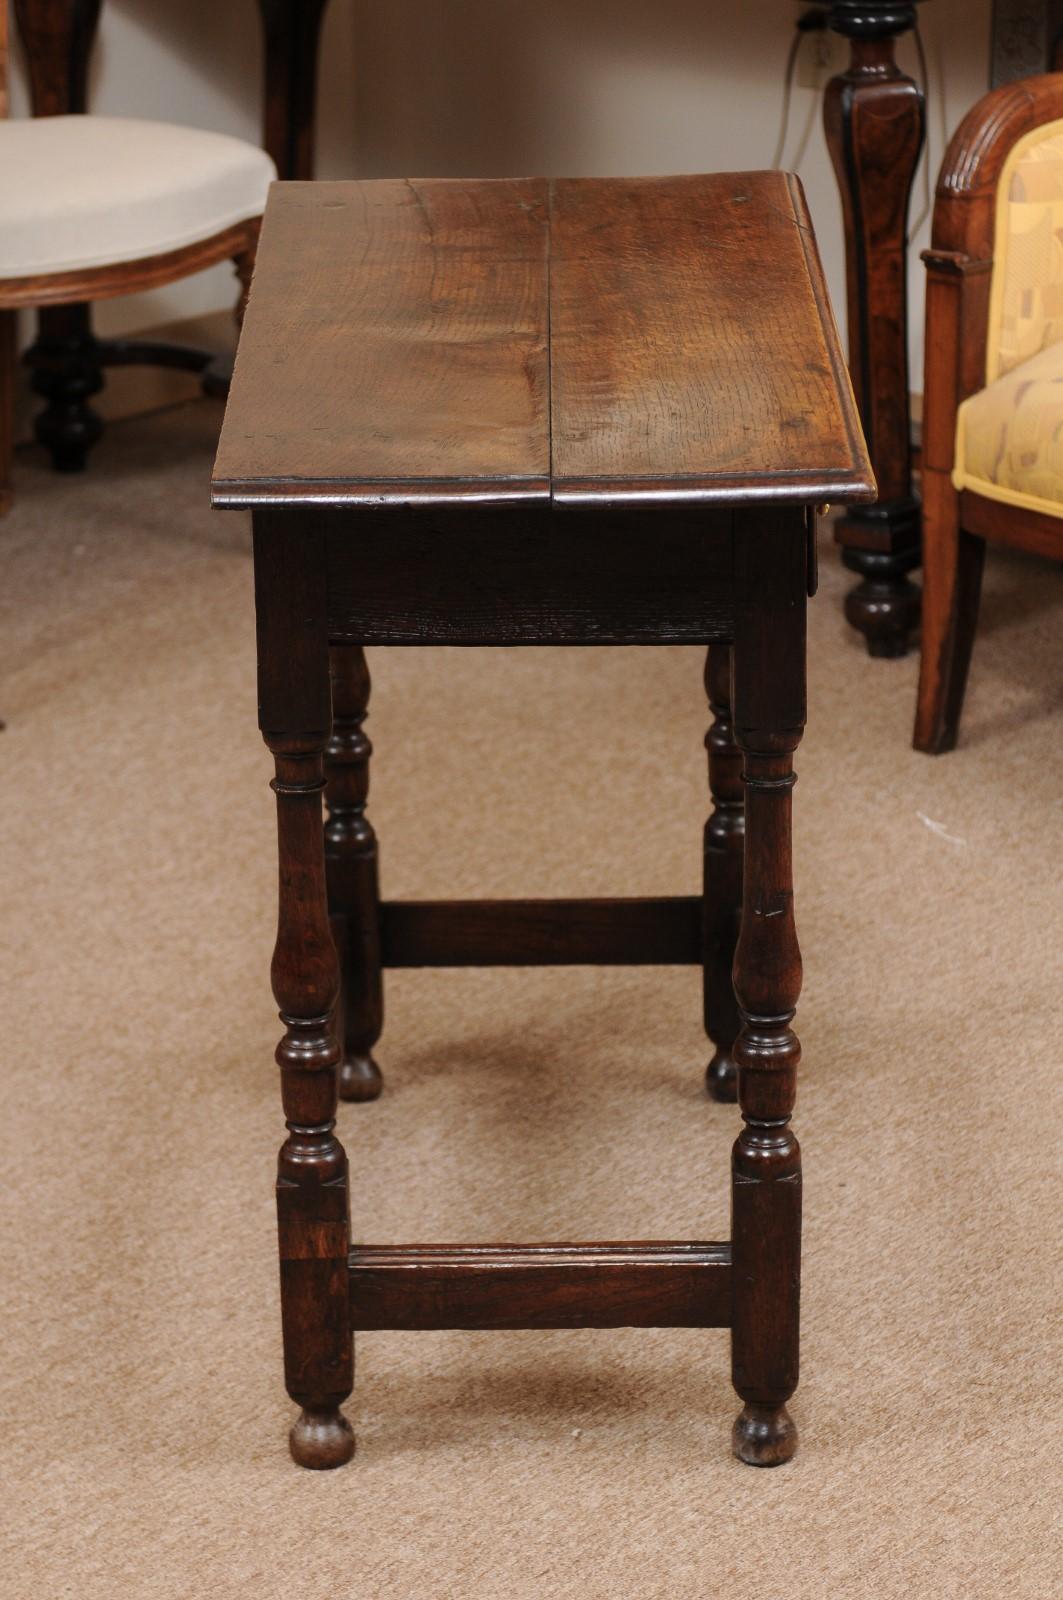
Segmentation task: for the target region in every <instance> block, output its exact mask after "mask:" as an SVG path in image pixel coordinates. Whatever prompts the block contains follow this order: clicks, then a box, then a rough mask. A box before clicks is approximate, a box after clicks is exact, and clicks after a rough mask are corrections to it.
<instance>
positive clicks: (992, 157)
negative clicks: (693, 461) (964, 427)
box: [914, 73, 1063, 755]
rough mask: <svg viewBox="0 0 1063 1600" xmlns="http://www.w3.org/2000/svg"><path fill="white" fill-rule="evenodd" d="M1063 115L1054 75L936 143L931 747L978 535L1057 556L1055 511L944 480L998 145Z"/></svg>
mask: <svg viewBox="0 0 1063 1600" xmlns="http://www.w3.org/2000/svg"><path fill="white" fill-rule="evenodd" d="M1059 118H1063V74H1057V73H1052V74H1046V75H1044V76H1042V77H1037V78H1027V79H1025V80H1024V81H1022V82H1020V83H1015V84H1008V85H1005V86H1004V87H1003V88H1001V89H994V90H993V91H992V92H991V93H990V94H988V95H986V96H985V97H984V98H983V99H982V100H980V101H979V102H978V103H977V105H975V106H973V107H972V109H971V110H970V111H969V112H968V113H967V115H966V116H965V117H964V119H963V121H962V122H961V123H960V126H959V127H958V128H957V130H956V132H955V133H954V135H953V137H952V140H951V142H950V144H949V147H948V150H947V151H946V153H945V159H944V162H943V163H942V167H941V175H940V177H939V179H938V185H937V195H936V199H935V204H934V220H933V229H932V234H931V247H930V249H929V250H927V251H924V254H923V260H924V261H925V262H926V268H927V298H926V356H925V360H926V379H925V394H924V401H923V462H922V472H923V524H924V558H923V564H924V582H923V636H922V648H921V655H920V664H919V695H918V701H917V707H916V718H915V733H914V744H915V747H916V749H917V750H925V751H926V752H928V754H931V755H940V754H942V753H943V752H944V751H947V750H951V749H952V748H953V747H954V745H955V743H956V738H957V734H958V732H959V724H960V714H961V711H962V709H963V697H964V691H965V689H966V685H967V672H968V668H969V665H970V659H971V647H972V645H973V642H974V635H975V630H976V627H977V622H978V602H979V598H980V594H981V580H982V565H983V561H984V554H985V545H984V541H985V540H986V539H994V540H1000V541H1002V542H1004V543H1006V544H1013V545H1015V546H1017V547H1018V548H1019V549H1022V550H1028V551H1031V552H1032V553H1034V554H1036V555H1042V556H1048V557H1049V558H1050V559H1055V560H1057V561H1058V560H1061V559H1063V527H1061V524H1060V521H1059V518H1057V517H1052V516H1040V515H1038V514H1037V513H1036V512H1033V511H1026V510H1020V509H1017V508H1013V507H1011V506H1007V505H1003V504H1001V503H999V502H998V501H995V500H990V499H987V498H986V497H984V496H982V495H979V494H975V493H973V492H971V491H969V490H968V491H965V492H964V493H962V494H960V493H958V492H957V490H956V489H955V488H954V487H953V483H952V468H953V460H954V449H955V440H956V412H957V410H958V409H959V406H960V405H961V403H962V402H963V401H964V400H965V399H967V397H968V396H969V395H971V394H974V393H975V392H976V391H977V390H979V389H982V388H983V387H984V386H985V382H986V357H987V350H986V343H987V337H988V327H989V289H990V279H991V273H992V267H993V250H994V234H995V229H996V204H997V187H998V184H999V180H1000V175H1001V172H1002V171H1003V168H1004V164H1005V162H1006V161H1007V158H1008V155H1009V153H1010V152H1011V150H1012V149H1013V148H1014V146H1015V145H1016V144H1017V143H1018V141H1019V140H1020V139H1021V138H1023V137H1024V136H1025V135H1026V134H1027V133H1030V132H1031V131H1032V130H1033V129H1035V128H1037V127H1040V126H1042V125H1043V124H1044V123H1047V122H1054V121H1056V120H1057V119H1059Z"/></svg>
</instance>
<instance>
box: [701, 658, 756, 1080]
mask: <svg viewBox="0 0 1063 1600" xmlns="http://www.w3.org/2000/svg"><path fill="white" fill-rule="evenodd" d="M705 693H706V695H707V696H708V701H709V709H710V711H711V712H712V725H711V727H710V728H709V731H708V733H707V734H706V735H705V748H706V750H707V751H708V753H709V793H710V794H711V796H712V812H711V814H710V816H709V820H708V821H707V822H706V824H705V839H704V848H703V889H702V897H701V905H702V962H703V967H704V981H703V1005H704V1015H705V1032H706V1033H707V1034H708V1036H709V1038H710V1039H711V1040H712V1042H713V1044H714V1045H715V1046H716V1048H715V1050H714V1051H713V1054H712V1059H711V1060H710V1062H709V1065H708V1067H707V1068H706V1071H705V1087H706V1088H707V1090H708V1092H709V1094H710V1095H711V1097H712V1098H713V1099H714V1100H721V1101H725V1102H733V1101H735V1100H737V1098H738V1069H737V1067H736V1066H735V1062H734V1054H733V1048H734V1042H735V1039H736V1038H737V1037H738V1002H737V1000H736V999H735V992H734V981H733V978H732V971H731V969H732V968H733V966H734V953H735V945H736V944H737V942H738V928H739V924H740V922H741V920H742V858H743V852H744V845H745V827H746V814H745V804H744V800H743V790H742V752H741V751H740V750H739V748H738V746H737V745H736V744H735V739H734V729H733V728H732V726H731V651H730V648H729V647H728V646H727V645H712V646H711V647H710V649H709V652H708V654H707V656H706V657H705Z"/></svg>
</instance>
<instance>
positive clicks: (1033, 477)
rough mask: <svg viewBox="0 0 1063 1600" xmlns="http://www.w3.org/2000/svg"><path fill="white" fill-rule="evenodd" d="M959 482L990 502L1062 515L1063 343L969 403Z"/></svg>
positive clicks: (961, 422) (959, 443) (960, 420)
mask: <svg viewBox="0 0 1063 1600" xmlns="http://www.w3.org/2000/svg"><path fill="white" fill-rule="evenodd" d="M952 481H953V483H954V484H955V486H956V488H957V489H973V490H974V491H975V493H976V494H982V495H985V496H986V497H987V499H990V500H1003V501H1004V502H1005V504H1007V505H1013V506H1023V507H1024V508H1025V509H1026V510H1028V511H1042V512H1045V513H1046V514H1047V515H1048V516H1051V517H1063V343H1059V344H1051V345H1049V346H1048V348H1047V349H1046V350H1042V351H1041V352H1040V353H1039V354H1038V355H1035V356H1034V357H1033V359H1032V360H1030V361H1024V362H1023V363H1022V365H1021V366H1017V367H1012V369H1011V371H1010V372H1007V373H1005V375H1004V377H1002V378H998V379H997V380H996V382H995V383H991V384H990V385H989V386H988V388H986V389H981V390H980V391H979V392H978V394H973V395H972V396H971V397H970V399H969V400H965V401H964V402H963V405H962V406H961V407H960V409H959V411H958V412H957V414H956V464H955V467H954V469H953V473H952Z"/></svg>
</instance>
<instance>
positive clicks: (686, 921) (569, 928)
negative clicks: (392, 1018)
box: [381, 895, 701, 967]
mask: <svg viewBox="0 0 1063 1600" xmlns="http://www.w3.org/2000/svg"><path fill="white" fill-rule="evenodd" d="M381 916H382V920H381V938H382V944H383V959H384V965H385V967H555V966H566V967H571V966H592V967H594V966H610V967H613V966H635V967H640V966H691V965H700V963H701V900H700V898H699V897H698V896H695V895H689V896H678V895H677V896H674V897H672V898H667V899H658V900H616V899H613V900H436V901H432V900H385V902H384V904H383V906H382V907H381Z"/></svg>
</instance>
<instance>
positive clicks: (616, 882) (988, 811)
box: [0, 403, 1063, 1600]
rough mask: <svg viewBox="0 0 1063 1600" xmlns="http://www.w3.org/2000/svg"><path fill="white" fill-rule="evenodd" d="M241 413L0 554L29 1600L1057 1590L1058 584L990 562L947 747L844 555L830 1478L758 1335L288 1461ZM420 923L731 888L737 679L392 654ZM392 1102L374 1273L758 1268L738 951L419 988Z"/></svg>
mask: <svg viewBox="0 0 1063 1600" xmlns="http://www.w3.org/2000/svg"><path fill="white" fill-rule="evenodd" d="M217 423H218V412H217V410H216V409H214V408H213V407H212V406H210V405H209V404H206V403H202V404H198V405H193V406H189V407H187V408H185V409H184V410H181V411H178V412H173V413H170V414H168V415H166V416H160V417H156V418H154V419H152V420H150V421H147V422H142V423H137V424H126V425H124V426H121V427H118V428H115V429H114V430H113V431H112V433H111V435H110V437H109V438H108V439H107V440H106V441H105V443H104V445H103V446H102V447H101V448H100V450H99V453H98V457H97V459H96V463H95V470H94V471H93V472H92V473H91V474H90V475H89V476H88V477H87V478H84V479H77V480H70V479H66V480H63V479H59V478H56V477H53V476H51V475H50V474H48V473H46V472H45V471H44V470H43V469H42V468H41V467H40V465H39V464H38V463H37V462H36V460H35V459H34V458H33V457H31V456H27V457H26V458H25V459H24V460H22V461H21V462H20V464H19V472H18V482H17V488H18V492H19V500H18V503H17V505H16V509H15V511H14V513H13V515H12V516H11V517H10V518H9V519H8V521H7V522H6V523H5V524H4V526H3V528H2V529H0V541H2V543H3V548H4V554H3V565H2V571H3V585H2V595H0V602H2V606H3V613H4V617H3V631H2V647H0V648H2V673H0V711H2V713H3V715H4V716H5V717H6V719H7V722H8V727H7V731H6V732H5V733H3V735H0V757H2V771H3V785H4V794H3V799H2V815H3V819H4V827H3V863H2V881H3V884H4V895H3V913H2V914H3V919H4V931H5V943H4V949H3V970H4V972H5V975H6V977H7V979H8V982H7V985H6V999H5V1005H4V1027H3V1032H4V1045H3V1058H4V1062H3V1074H4V1085H5V1113H4V1135H3V1142H4V1159H5V1167H6V1171H5V1175H4V1176H5V1181H4V1192H5V1207H4V1210H5V1245H4V1255H5V1268H6V1270H5V1274H4V1277H5V1282H6V1288H5V1291H4V1305H3V1311H4V1329H3V1362H2V1369H0V1370H2V1378H0V1382H2V1392H3V1402H4V1405H3V1411H4V1429H3V1460H4V1478H5V1484H4V1492H3V1507H2V1512H0V1521H2V1524H3V1529H2V1532H0V1540H2V1542H3V1544H4V1547H5V1548H4V1550H3V1553H2V1559H0V1594H2V1595H3V1596H4V1597H5V1600H7V1597H11V1600H30V1597H34V1600H51V1597H55V1596H68V1595H69V1596H76V1597H77V1600H125V1597H130V1600H139V1597H141V1596H144V1597H147V1596H152V1597H154V1596H165V1597H167V1600H171V1597H172V1600H198V1597H201V1596H203V1597H207V1596H210V1597H214V1596H218V1597H225V1600H234V1597H240V1600H242V1597H244V1596H248V1597H252V1596H253V1597H255V1600H273V1597H281V1596H283V1597H285V1600H295V1597H297V1600H318V1597H320V1600H326V1597H327V1600H334V1597H336V1596H340V1595H343V1596H357V1597H359V1600H362V1597H365V1600H376V1597H380V1600H391V1597H396V1600H398V1597H402V1600H405V1597H417V1600H421V1597H430V1600H434V1597H442V1596H461V1597H475V1600H480V1597H484V1600H488V1597H491V1600H493V1597H495V1596H518V1597H523V1596H529V1597H531V1596H536V1597H538V1596H573V1597H580V1600H599V1597H601V1600H606V1597H609V1600H613V1597H616V1596H636V1597H646V1600H650V1597H658V1596H660V1597H669V1600H672V1597H687V1596H691V1597H693V1596H697V1597H702V1596H720V1597H726V1600H766V1597H771V1596H778V1595H785V1596H786V1597H787V1600H792V1597H796V1596H800V1597H805V1596H808V1597H812V1600H826V1597H835V1596H841V1597H849V1596H854V1597H855V1596H860V1597H863V1596H868V1597H875V1600H892V1597H894V1596H898V1597H904V1600H912V1597H913V1596H928V1597H930V1596H933V1597H935V1600H943V1597H951V1596H956V1597H960V1596H963V1597H964V1600H967V1597H969V1596H972V1595H978V1596H990V1597H997V1596H1001V1597H1003V1596H1007V1597H1009V1600H1012V1597H1015V1596H1020V1597H1024V1600H1025V1597H1030V1600H1042V1597H1043V1600H1049V1597H1050V1596H1054V1595H1058V1594H1059V1593H1060V1589H1059V1581H1060V1580H1059V1552H1058V1548H1055V1549H1054V1548H1053V1542H1054V1539H1055V1540H1057V1541H1058V1534H1059V1527H1058V1523H1056V1526H1055V1528H1053V1522H1054V1520H1055V1519H1056V1517H1057V1515H1058V1506H1059V1503H1060V1495H1061V1476H1060V1455H1061V1452H1063V1438H1061V1425H1060V1407H1059V1398H1058V1394H1057V1390H1058V1377H1059V1361H1060V1341H1059V1334H1060V1325H1059V1304H1060V1272H1059V1248H1058V1247H1059V1220H1058V1219H1059V1202H1058V1194H1059V1178H1060V1168H1061V1163H1060V1144H1059V1133H1058V1129H1059V1126H1060V1109H1061V1108H1060V1088H1059V1086H1060V1079H1061V1071H1060V1069H1061V1066H1063V1059H1061V1057H1063V1046H1061V1042H1060V1041H1061V1038H1063V1027H1061V1022H1063V1018H1061V1015H1060V994H1061V991H1063V982H1061V980H1063V957H1061V950H1063V891H1061V888H1060V881H1059V861H1060V856H1061V853H1063V804H1061V791H1063V739H1061V730H1063V700H1061V695H1060V683H1061V671H1060V668H1061V660H1063V573H1061V572H1060V570H1059V569H1057V568H1053V567H1051V566H1049V565H1047V564H1044V563H1034V562H1032V561H1025V560H1023V561H1020V560H1018V559H1011V558H1007V557H1004V556H998V555H994V556H992V557H991V563H990V568H989V574H988V593H987V596H986V600H985V606H984V618H983V626H982V629H981V633H980V637H979V641H978V646H977V650H976V655H975V666H974V673H973V682H972V686H971V691H970V696H969V704H968V712H967V718H966V724H965V736H964V740H963V746H962V748H961V749H960V750H958V751H957V752H956V753H955V754H954V755H952V756H948V757H945V758H943V759H941V760H938V761H932V760H930V759H928V758H926V757H924V756H917V755H915V754H913V752H912V751H911V750H910V748H909V733H910V725H911V717H912V704H913V694H914V684H915V674H916V663H915V660H914V658H913V659H910V660H907V661H905V662H901V663H890V662H879V663H874V662H870V661H869V660H868V659H867V658H866V657H865V656H864V655H863V654H862V651H861V649H860V647H859V646H858V644H857V642H856V640H855V639H854V637H853V636H852V635H851V634H850V633H849V632H848V630H847V629H846V627H845V625H844V623H843V621H842V619H841V615H840V609H839V598H840V594H841V591H842V588H843V585H844V583H845V582H847V581H848V579H847V578H846V577H845V575H843V574H842V573H841V571H840V569H839V568H838V566H837V563H836V559H835V557H834V555H833V553H832V551H831V549H830V548H829V546H828V542H827V541H826V539H824V552H823V554H824V561H823V565H824V569H825V570H824V574H823V585H822V592H821V595H820V597H819V599H818V600H817V601H816V602H815V604H814V605H813V607H812V626H811V640H810V643H811V695H810V700H811V708H812V721H811V725H810V728H809V732H808V736H807V738H806V740H805V743H804V745H803V746H802V749H801V751H800V752H799V769H800V774H801V782H800V784H799V787H798V790H797V794H796V802H797V804H796V826H797V885H798V898H797V905H798V922H799V927H800V931H801V936H802V944H803V947H804V951H805V958H806V968H805V991H804V997H803V1001H802V1006H801V1009H800V1011H799V1014H798V1025H799V1029H800V1033H801V1036H802V1039H803V1042H804V1048H805V1067H804V1071H803V1080H802V1089H801V1093H800V1095H799V1099H798V1116H797V1127H798V1131H799V1134H800V1137H801V1141H802V1144H803V1146H804V1151H805V1162H806V1229H807V1232H806V1239H807V1244H806V1253H805V1285H806V1288H805V1300H804V1376H803V1382H802V1385H801V1388H800V1390H799V1391H798V1395H797V1397H796V1400H795V1402H794V1406H793V1411H794V1415H795V1418H796V1420H797V1422H798V1425H799V1427H800V1428H801V1431H802V1441H803V1442H802V1447H801V1451H800V1454H799V1456H798V1459H797V1460H796V1461H795V1462H794V1463H793V1464H792V1465H790V1466H787V1467H784V1468H782V1469H780V1470H778V1471H775V1472H756V1471H753V1470H751V1469H749V1468H745V1467H742V1466H740V1465H738V1463H736V1462H735V1461H733V1460H732V1458H731V1456H730V1454H729V1450H728V1434H729V1429H730V1425H731V1420H732V1417H733V1415H734V1414H735V1411H736V1402H735V1398H734V1396H733V1394H732V1392H731V1389H730V1385H729V1382H728V1376H727V1337H726V1334H725V1333H724V1332H721V1331H713V1332H708V1333H704V1334H702V1333H694V1332H685V1331H677V1332H650V1333H646V1332H637V1331H636V1332H629V1331H623V1332H602V1333H593V1332H587V1333H514V1334H482V1335H481V1334H461V1333H440V1334H408V1335H389V1334H372V1335H367V1336H365V1337H362V1338H361V1339H360V1340H359V1350H358V1381H357V1388H356V1391H355V1395H354V1397H353V1398H352V1401H351V1403H350V1406H349V1411H350V1415H351V1417H352V1420H353V1421H354V1424H355V1427H356V1430H357V1434H358V1441H359V1445H358V1456H357V1457H356V1460H355V1462H354V1463H353V1464H352V1465H351V1466H349V1467H347V1468H346V1469H344V1470H342V1471H340V1472H337V1473H333V1474H322V1475H317V1474H311V1473H305V1472H300V1471H299V1470H297V1469H296V1468H295V1467H294V1466H293V1465H292V1464H291V1463H290V1461H289V1459H288V1455H287V1448H286V1432H287V1428H288V1425H289V1422H290V1420H291V1417H292V1415H293V1413H292V1409H291V1407H290V1405H289V1402H288V1400H287V1398H286V1396H285V1394H284V1391H283V1388H282V1384H281V1375H280V1337H279V1327H278V1306H277V1285H276V1265H275V1255H274V1251H275V1243H274V1231H273V1198H272V1176H273V1163H274V1156H275V1151H276V1148H277V1146H278V1144H279V1142H280V1136H281V1114H280V1106H279V1099H278V1093H277V1082H276V1072H275V1069H274V1067H273V1065H272V1060H271V1057H272V1051H273V1047H274V1043H275V1040H276V1037H277V1032H278V1028H277V1023H276V1019H275V1015H274V1011H273V1007H272V1003H271V998H270V994H269V988H268V964H269V953H270V948H271V944H272V924H273V915H274V895H275V880H274V873H275V865H274V817H273V802H272V796H271V795H270V792H269V789H268V788H267V781H268V778H269V776H270V764H269V760H268V757H267V753H266V751H265V748H264V747H263V746H262V744H261V742H260V740H259V737H258V734H257V732H256V728H255V708H254V676H253V673H254V663H253V639H252V612H251V570H250V560H249V554H248V539H247V530H246V527H245V524H244V522H243V520H242V519H241V518H238V517H232V516H228V517H226V516H220V515H214V514H211V513H210V512H209V510H208V509H207V503H206V493H207V491H206V481H207V475H208V469H209V463H210V457H211V452H212V445H213V435H214V432H215V430H216V427H217ZM373 670H374V675H375V693H374V700H373V715H372V722H371V731H372V735H373V739H374V742H375V744H376V750H377V755H376V764H375V768H374V778H373V792H372V815H373V818H374V820H375V822H376V825H377V829H378V832H379V834H380V836H381V841H382V852H383V870H384V879H385V889H386V892H387V893H389V894H391V895H402V894H407V895H417V894H423V895H447V894H458V895H460V894H481V893H482V894H506V893H521V892H527V893H531V894H551V893H569V894H593V893H621V894H625V893H626V894H639V893H668V892H690V891H692V890H694V889H695V888H696V886H697V882H698V873H699V851H700V831H701V825H702V821H703V818H704V814H705V810H706V794H705V777H704V757H703V752H702V749H701V739H702V735H703V732H704V726H705V708H704V705H703V703H702V694H701V660H700V653H699V652H697V651H691V650H679V649H675V650H663V649H662V650H641V651H637V650H630V651H625V650H597V651H584V652H580V651H576V650H569V651H565V650H542V651H523V652H517V651H495V652H492V653H490V654H486V653H480V652H464V653H463V652H459V651H448V652H434V653H429V652H426V651H420V650H408V651H399V650H390V651H389V650H385V651H378V652H376V653H375V656H374V658H373ZM387 1004H388V1020H387V1026H386V1032H385V1037H384V1039H383V1041H382V1044H381V1048H380V1059H381V1062H382V1065H383V1067H384V1070H385V1073H386V1075H387V1092H386V1095H385V1098H384V1099H383V1100H382V1101H380V1102H379V1103H378V1104H377V1105H375V1106H370V1107H354V1106H351V1107H345V1108H343V1110H342V1111H341V1133H342V1137H343V1139H344V1141H345V1143H346V1144H347V1148H348V1150H349V1152H350V1155H351V1165H352V1175H353V1194H354V1216H355V1230H356V1233H357V1234H358V1235H359V1236H360V1237H362V1238H363V1239H365V1240H367V1241H378V1242H389V1241H390V1242H400V1241H404V1240H411V1239H424V1240H434V1239H438V1240H449V1239H458V1240H470V1241H471V1240H476V1239H507V1238H513V1237H516V1238H525V1239H528V1240H534V1239H549V1238H551V1237H554V1238H565V1237H576V1238H579V1237H583V1238H589V1239H593V1238H606V1239H608V1238H631V1237H635V1238H639V1237H644V1238H653V1237H658V1238H669V1237H671V1238H684V1237H687V1238H697V1237H702V1238H704V1237H708V1238H713V1237H721V1238H722V1237H726V1233H727V1210H728V1194H727V1165H728V1150H729V1147H730V1144H731V1141H732V1139H733V1137H734V1133H735V1127H736V1120H737V1113H736V1112H735V1111H734V1110H733V1109H732V1108H721V1107H714V1106H712V1105H710V1104H709V1103H708V1102H707V1101H706V1100H705V1099H704V1098H703V1096H702V1092H701V1075H702V1069H703V1067H704V1063H705V1059H706V1047H705V1042H704V1039H703V1037H702V1034H701V1030H700V1019H699V985H698V977H697V974H696V973H695V972H694V971H692V970H684V969H676V970H672V971H664V972H660V971H654V970H652V969H647V970H634V971H624V970H613V971H595V970H584V971H580V970H572V971H540V972H528V973H519V972H513V973H506V972H484V973H476V972H469V973H435V974H417V973H402V974H398V975H396V976H394V977H393V978H391V979H390V981H389V983H388V987H387Z"/></svg>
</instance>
